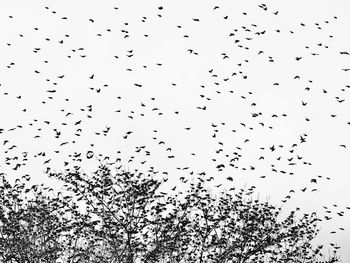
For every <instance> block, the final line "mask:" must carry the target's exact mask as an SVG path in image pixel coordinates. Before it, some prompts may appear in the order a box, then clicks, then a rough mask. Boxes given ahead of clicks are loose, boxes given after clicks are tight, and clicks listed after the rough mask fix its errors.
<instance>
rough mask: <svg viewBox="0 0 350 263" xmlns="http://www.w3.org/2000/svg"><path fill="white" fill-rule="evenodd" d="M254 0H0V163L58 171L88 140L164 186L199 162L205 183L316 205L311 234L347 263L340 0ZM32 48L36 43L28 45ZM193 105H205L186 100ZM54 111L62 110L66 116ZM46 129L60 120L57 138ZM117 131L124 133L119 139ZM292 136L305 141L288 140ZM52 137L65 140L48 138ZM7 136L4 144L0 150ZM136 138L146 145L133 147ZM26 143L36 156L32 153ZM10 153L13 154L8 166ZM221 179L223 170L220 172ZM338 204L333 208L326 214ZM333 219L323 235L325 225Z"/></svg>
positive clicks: (346, 107)
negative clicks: (165, 177) (316, 222)
mask: <svg viewBox="0 0 350 263" xmlns="http://www.w3.org/2000/svg"><path fill="white" fill-rule="evenodd" d="M260 4H262V3H261V2H260V1H203V0H196V1H195V0H193V1H188V0H176V1H169V0H168V1H166V0H159V1H155V0H152V1H151V0H149V1H136V0H132V1H130V0H128V1H126V0H125V1H109V0H106V1H96V0H95V1H93V0H84V1H83V0H79V1H78V0H75V1H68V0H61V1H57V0H56V1H54V0H52V1H25V0H21V1H19V0H11V1H10V0H4V1H1V2H0V33H1V41H0V58H1V59H0V63H1V64H0V83H1V86H0V114H1V115H0V116H1V118H0V128H2V129H4V131H3V132H2V133H1V134H0V145H2V150H1V152H0V157H1V166H0V168H1V171H5V172H7V173H8V174H11V175H13V176H19V175H22V174H25V173H29V174H31V175H32V177H33V181H34V182H46V183H49V181H48V179H47V178H46V177H45V175H44V174H43V172H42V171H44V170H45V167H47V166H50V167H52V168H55V169H57V170H60V169H63V161H64V160H68V159H69V158H68V157H67V156H68V155H69V154H73V153H74V152H82V153H83V155H85V153H86V152H87V151H88V150H92V151H94V152H95V154H98V153H101V154H103V155H109V156H111V157H113V158H112V159H115V158H116V157H117V156H120V157H121V158H122V160H123V161H124V162H123V163H122V164H124V165H126V166H128V167H129V168H130V169H131V170H133V169H136V168H137V169H140V170H142V171H147V170H148V169H149V167H151V166H153V167H154V169H155V170H157V171H159V173H160V174H161V173H162V172H168V174H169V178H170V180H169V181H168V183H169V185H167V186H165V187H168V188H171V187H172V186H173V185H175V184H179V185H180V186H181V187H182V184H180V183H179V181H178V179H179V177H181V176H188V177H189V178H190V175H189V172H190V171H193V172H194V173H195V174H196V173H199V172H203V171H205V172H206V173H207V175H208V176H213V177H214V178H215V179H214V181H212V183H213V185H216V184H220V183H222V184H224V185H223V186H225V187H227V188H228V187H231V186H238V187H239V186H243V185H245V184H246V185H247V186H250V185H255V186H256V187H257V193H258V194H259V196H260V198H262V199H265V198H270V200H271V201H273V202H276V204H280V201H279V200H281V199H282V198H283V197H285V196H286V195H287V194H288V192H289V191H290V190H291V189H293V190H295V194H293V195H292V199H291V200H290V201H289V202H288V203H287V204H285V206H286V209H288V208H293V207H295V206H300V207H302V208H303V210H304V211H307V212H310V211H317V212H318V213H319V215H320V216H322V217H323V216H324V215H325V214H326V213H325V209H324V208H322V206H327V207H328V208H330V210H331V211H332V213H331V214H330V215H331V217H332V220H330V221H327V222H326V220H324V222H322V223H321V225H320V226H321V227H322V231H321V233H320V236H319V240H320V242H323V243H326V244H327V243H329V242H333V243H334V242H336V243H338V244H339V245H341V246H342V247H343V249H342V257H343V260H344V262H349V261H350V253H349V252H348V251H349V250H347V248H348V247H349V244H350V228H348V226H349V222H350V210H348V209H346V207H350V193H349V190H348V188H349V185H350V184H349V183H350V180H349V174H348V171H349V166H348V165H349V160H350V136H349V134H350V125H349V124H348V122H350V88H349V87H346V86H347V85H350V71H344V70H342V69H347V68H350V55H347V54H340V52H349V54H350V37H349V34H348V28H349V26H350V16H349V15H348V14H349V12H350V2H348V1H345V0H342V1H341V0H339V1H329V0H328V1H326V0H322V1H320V0H317V1H316V0H309V1H301V0H298V1H268V2H265V4H266V7H267V11H265V10H263V9H262V8H260V7H259V5H260ZM160 6H161V7H163V9H162V10H159V7H160ZM215 6H219V8H217V9H215V10H214V7H215ZM46 7H47V8H46ZM114 7H116V8H114ZM277 10H278V14H277V15H275V14H273V12H276V11H277ZM243 12H246V15H244V14H243ZM10 16H12V18H11V17H10ZM225 16H228V17H227V19H225V18H224V17H225ZM143 17H145V18H143ZM62 18H66V19H62ZM89 19H93V22H91V21H89ZM193 19H199V21H195V20H193ZM142 20H144V22H143V21H142ZM125 23H127V24H125ZM301 23H303V24H304V25H305V26H302V25H301ZM178 26H181V28H179V27H178ZM35 28H37V30H36V29H35ZM107 30H109V31H107ZM276 30H280V32H276ZM291 31H292V32H291ZM259 32H265V33H264V34H261V33H259ZM230 33H233V34H234V35H231V36H230ZM99 34H100V35H99ZM20 35H22V36H20ZM66 35H68V36H66ZM125 35H127V36H128V37H125ZM145 35H148V37H146V36H145ZM184 36H185V37H184ZM186 36H188V37H186ZM62 40H63V43H59V42H60V41H62ZM235 40H239V42H236V41H235ZM235 42H236V43H235ZM239 45H241V47H240V46H239ZM306 46H307V47H308V48H307V47H306ZM35 48H40V50H37V52H36V53H35V52H34V50H35ZM79 48H81V50H79ZM189 49H190V50H193V53H192V54H190V52H189V51H188V50H189ZM131 50H132V52H131ZM129 51H130V52H129ZM259 51H263V53H262V54H259ZM195 52H197V53H198V55H195V54H194V53H195ZM223 53H224V54H226V55H227V56H228V58H225V59H224V55H223ZM313 54H314V55H313ZM316 54H317V55H316ZM130 55H131V56H130ZM84 56H85V57H84ZM115 56H116V57H115ZM128 56H130V57H128ZM269 57H271V58H272V59H273V62H270V61H269ZM296 57H301V59H300V60H296V59H295V58H296ZM45 61H47V63H46V62H45ZM11 63H12V65H11ZM157 63H160V64H161V65H157ZM144 66H146V67H144ZM128 69H131V71H130V70H128ZM211 69H212V70H213V71H212V73H210V72H209V70H211ZM35 70H37V71H39V72H40V73H35ZM234 73H235V74H236V75H235V74H234ZM92 74H94V78H93V79H90V78H89V77H90V76H91V75H92ZM62 75H64V77H62V78H58V76H62ZM243 76H246V79H244V78H243ZM295 76H300V79H294V77H295ZM55 83H56V84H55ZM135 83H136V84H141V85H142V87H137V86H135V85H134V84H135ZM172 83H175V84H176V86H173V85H172ZM274 83H278V84H279V85H274ZM104 85H108V86H104ZM201 85H202V86H203V87H201ZM90 88H93V89H90ZM96 89H101V91H100V93H97V92H96ZM48 90H56V92H55V93H49V92H47V91H48ZM323 90H325V91H326V92H327V93H325V92H324V91H323ZM201 95H202V96H201ZM18 96H21V97H20V98H17V97H18ZM49 96H52V99H50V98H48V97H49ZM118 96H120V97H121V99H118V98H117V97H118ZM151 98H155V99H154V100H152V99H151ZM65 99H69V101H66V100H65ZM342 100H344V101H342ZM43 101H44V102H45V103H42V102H43ZM302 102H305V103H307V104H306V105H305V106H303V105H302ZM141 103H143V104H144V105H145V106H141ZM254 103H255V104H254ZM252 104H253V105H252ZM88 105H92V111H91V112H88V108H87V106H88ZM254 105H255V106H254ZM204 106H206V110H201V109H198V108H197V107H204ZM23 109H26V112H23V111H22V110H23ZM82 109H83V110H84V111H83V110H82ZM62 110H64V111H62ZM117 110H121V111H120V112H116V111H117ZM175 111H179V113H178V114H175V113H174V112H175ZM68 112H70V113H72V114H71V115H69V116H66V114H67V113H68ZM160 113H161V115H160ZM253 113H256V114H260V115H258V116H257V117H252V114H253ZM87 114H90V115H91V118H88V117H87ZM140 114H143V116H142V115H140ZM282 114H285V115H286V116H283V115H282ZM273 115H277V117H272V116H273ZM331 115H336V116H335V117H332V116H331ZM128 116H132V118H130V117H128ZM305 118H308V119H309V121H306V119H305ZM34 119H36V120H37V121H34ZM79 120H81V124H77V125H74V124H75V123H76V122H77V121H79ZM44 121H49V122H50V123H49V124H46V123H45V122H44ZM62 123H66V124H67V125H64V124H62ZM222 123H224V125H223V124H222ZM259 123H263V125H264V126H262V124H259ZM31 124H32V125H31ZM212 124H214V125H217V127H213V126H212ZM18 125H20V126H21V127H22V128H18V127H17V126H18ZM106 126H108V127H111V129H110V131H109V132H108V134H107V136H104V135H103V134H101V135H97V134H95V132H97V133H99V132H100V133H102V130H104V129H105V128H106ZM269 126H270V127H272V129H271V128H269ZM15 127H17V128H15ZM187 127H191V129H190V130H186V129H185V128H187ZM12 128H15V129H12ZM79 128H80V129H81V132H79V131H78V133H79V134H80V136H77V135H75V133H76V130H77V129H79ZM38 129H41V130H38ZM54 129H57V130H58V131H61V136H60V137H59V138H55V131H54ZM215 129H217V130H218V132H215V131H214V130H215ZM153 130H157V132H154V131H153ZM232 130H235V131H236V132H233V131H232ZM127 131H133V133H132V134H130V135H129V136H128V137H127V139H124V138H123V136H125V133H126V132H127ZM214 133H216V137H215V138H214V137H212V136H213V134H214ZM303 134H306V135H307V136H304V135H303ZM37 135H39V136H40V137H37V138H35V136H37ZM301 135H302V136H303V137H305V139H306V142H305V143H300V136H301ZM153 138H156V139H153ZM246 139H248V140H249V141H246V142H245V140H246ZM7 140H8V142H7V143H5V144H4V145H3V143H4V142H5V141H7ZM72 141H75V143H73V142H72ZM160 141H164V143H165V144H159V142H160ZM63 142H68V143H67V144H65V145H63V146H60V144H61V143H63ZM91 143H94V146H93V147H92V146H91V145H90V144H91ZM220 143H222V144H223V145H221V144H220ZM293 144H297V146H295V147H292V145H293ZM13 145H16V146H17V147H15V148H12V149H9V148H11V146H13ZM142 145H143V146H145V149H144V150H147V151H149V152H150V153H151V154H150V156H146V154H145V151H144V150H141V151H140V152H135V150H136V148H135V147H137V146H142ZM272 145H274V146H275V148H276V150H275V151H273V152H272V151H271V150H270V149H269V147H271V146H272ZM279 145H281V146H282V147H279ZM340 145H345V147H342V146H340ZM169 147H170V148H171V151H166V149H167V148H169ZM236 147H239V148H240V149H237V148H236ZM262 147H263V148H264V149H261V148H262ZM219 149H222V151H221V150H219ZM218 150H219V152H218V153H216V151H218ZM292 150H294V151H293V152H291V151H292ZM55 151H59V152H58V153H55ZM116 151H121V154H119V155H116ZM23 152H28V155H27V159H28V160H23V154H22V153H23ZM39 152H45V156H39V157H35V155H36V154H38V153H39ZM234 152H236V153H237V154H239V155H240V158H239V159H238V160H234V161H232V162H231V163H232V164H234V165H235V168H233V167H231V166H229V163H230V160H231V159H232V158H234V157H235V156H236V155H235V154H234ZM191 153H194V154H195V155H192V154H191ZM169 155H174V156H175V158H168V157H167V156H169ZM225 155H227V156H225ZM16 156H17V157H18V160H7V161H8V162H9V163H10V165H6V164H5V161H6V158H7V157H9V158H13V157H16ZM130 156H134V157H132V161H130V162H128V160H129V158H130ZM261 156H263V157H264V159H260V160H259V157H261ZM298 156H299V158H300V159H298ZM279 157H281V158H280V159H279V160H278V158H279ZM289 158H293V159H291V160H288V159H289ZM49 159H51V161H49V162H48V163H47V164H44V162H45V161H47V160H49ZM212 159H216V161H213V160H212ZM93 160H94V159H91V160H89V161H87V160H86V161H84V165H83V169H84V170H89V169H90V168H91V167H94V166H93V165H94V164H95V163H94V161H93ZM143 161H146V162H145V163H143V164H142V163H141V162H143ZM304 162H305V163H304ZM17 163H23V164H25V165H22V166H21V167H20V168H19V169H18V171H16V172H14V171H13V170H12V168H13V167H15V165H16V164H17ZM290 163H294V165H290ZM308 163H310V164H311V165H309V164H308ZM219 164H224V165H225V168H224V169H223V170H222V171H218V169H217V168H216V166H217V165H219ZM272 165H274V167H272ZM250 166H253V167H255V170H250ZM184 167H189V169H188V170H182V168H184ZM272 168H274V169H275V170H276V171H277V172H273V171H272ZM244 169H246V170H244ZM281 170H282V171H286V174H283V173H281V172H280V171H281ZM290 173H292V174H290ZM318 175H320V176H322V178H318V177H317V176H318ZM228 176H232V177H233V178H234V181H233V182H230V181H228V180H226V179H225V178H226V177H228ZM260 176H266V178H260ZM326 177H329V178H330V180H328V179H325V178H326ZM311 178H317V184H314V183H311V182H310V180H311ZM51 183H52V182H51ZM180 186H179V187H178V188H179V189H181V187H180ZM304 187H307V190H306V191H305V192H301V189H302V188H304ZM312 189H317V191H312ZM333 204H336V205H337V207H334V206H333ZM340 211H344V216H342V217H340V216H338V215H337V212H340ZM339 227H344V228H345V231H340V230H339ZM333 230H335V231H336V232H337V233H336V234H329V233H330V231H333Z"/></svg>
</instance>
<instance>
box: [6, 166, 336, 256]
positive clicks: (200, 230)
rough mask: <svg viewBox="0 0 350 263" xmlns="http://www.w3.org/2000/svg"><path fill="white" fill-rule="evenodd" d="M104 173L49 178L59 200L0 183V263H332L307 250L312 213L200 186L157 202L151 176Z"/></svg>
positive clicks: (39, 189) (40, 190)
mask: <svg viewBox="0 0 350 263" xmlns="http://www.w3.org/2000/svg"><path fill="white" fill-rule="evenodd" d="M112 168H113V166H112V165H111V164H101V165H100V166H99V167H98V169H97V170H96V171H95V172H94V173H92V174H91V175H88V174H85V173H84V172H82V171H81V170H80V168H79V167H75V168H74V169H71V170H66V171H65V172H64V173H51V174H50V176H51V177H53V178H56V179H58V180H59V181H61V182H63V185H64V188H63V189H62V191H60V192H58V194H54V193H53V191H52V189H49V188H47V187H44V186H43V185H41V186H38V185H34V186H32V187H26V186H25V183H23V182H21V181H20V180H16V182H15V183H14V184H13V185H11V184H10V183H9V182H8V181H7V180H6V178H5V175H2V177H1V184H0V198H1V199H0V260H1V262H11V263H12V262H16V263H17V262H18V263H22V262H23V263H24V262H26V263H27V262H30V263H32V262H33V263H34V262H35V263H36V262H70V263H75V262H86V263H87V262H106V263H107V262H108V263H110V262H114V263H133V262H151V263H163V262H164V263H165V262H167V263H175V262H176V263H182V262H184V263H202V262H208V263H219V262H220V263H250V262H261V263H263V262H283V263H291V262H293V263H295V262H297V263H299V262H300V263H302V262H303V263H311V262H312V263H314V262H322V263H330V262H338V261H339V258H338V257H337V254H336V253H334V254H332V255H329V256H328V258H325V256H324V255H323V254H322V249H323V246H322V245H319V246H315V245H314V244H313V240H314V238H315V236H316V235H317V233H318V231H319V228H318V227H317V225H318V222H319V221H320V219H318V218H317V216H316V213H311V214H302V215H298V211H297V209H296V210H293V211H291V212H290V213H289V214H288V215H287V216H284V217H283V216H282V208H281V207H276V206H274V205H272V204H270V203H269V202H262V201H260V200H258V199H255V198H253V193H254V191H253V189H254V188H249V189H247V190H245V189H238V190H236V191H235V190H234V189H230V190H229V191H221V192H219V193H218V194H217V195H216V196H215V195H214V194H212V193H211V192H210V190H209V189H208V188H207V187H206V186H205V185H204V182H205V180H203V179H202V178H198V180H197V182H193V183H191V184H190V187H189V189H188V190H186V191H185V192H179V193H176V194H175V192H174V194H169V193H164V192H161V191H160V186H161V184H162V181H160V180H156V179H155V178H153V177H152V176H151V175H145V174H141V173H130V172H127V171H120V170H115V171H113V170H112ZM335 252H336V251H335Z"/></svg>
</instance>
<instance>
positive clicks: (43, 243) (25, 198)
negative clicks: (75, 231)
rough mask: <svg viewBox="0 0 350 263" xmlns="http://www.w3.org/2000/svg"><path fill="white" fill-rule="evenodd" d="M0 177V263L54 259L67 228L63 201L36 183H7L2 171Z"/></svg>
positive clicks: (61, 251) (61, 248) (53, 260)
mask: <svg viewBox="0 0 350 263" xmlns="http://www.w3.org/2000/svg"><path fill="white" fill-rule="evenodd" d="M0 180H1V184H0V259H1V262H20V263H22V262H23V263H24V262H25V263H28V262H56V260H58V259H59V258H60V257H61V256H62V254H63V253H64V250H65V248H64V247H65V241H64V236H65V235H64V233H66V232H67V231H69V224H68V223H69V222H68V219H67V218H66V217H65V216H64V213H65V212H64V209H65V206H67V202H66V201H65V200H64V199H62V198H54V197H51V196H50V195H49V194H48V193H47V191H46V193H45V191H44V190H43V189H42V188H41V187H40V186H38V185H35V186H32V187H26V186H25V183H24V182H21V181H20V180H18V179H17V180H16V182H15V184H13V185H11V184H10V183H9V182H8V181H7V180H6V178H5V175H4V174H2V175H1V178H0ZM27 180H29V178H27ZM45 190H48V188H45Z"/></svg>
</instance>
